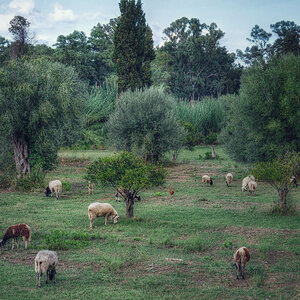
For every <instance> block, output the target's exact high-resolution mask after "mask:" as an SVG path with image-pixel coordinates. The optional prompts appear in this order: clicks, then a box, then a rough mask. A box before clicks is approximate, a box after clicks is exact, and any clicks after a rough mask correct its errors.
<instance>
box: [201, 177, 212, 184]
mask: <svg viewBox="0 0 300 300" xmlns="http://www.w3.org/2000/svg"><path fill="white" fill-rule="evenodd" d="M202 182H203V183H206V184H210V185H213V180H212V178H211V177H209V176H208V175H203V176H202Z"/></svg>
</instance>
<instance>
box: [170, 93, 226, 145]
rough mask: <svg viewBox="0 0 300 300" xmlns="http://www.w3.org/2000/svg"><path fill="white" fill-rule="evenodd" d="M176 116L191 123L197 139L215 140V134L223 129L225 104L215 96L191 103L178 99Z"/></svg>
mask: <svg viewBox="0 0 300 300" xmlns="http://www.w3.org/2000/svg"><path fill="white" fill-rule="evenodd" d="M176 117H177V119H178V120H180V121H181V122H186V123H190V124H191V125H192V126H193V128H194V131H195V135H196V136H195V139H197V140H201V139H202V138H204V139H205V137H206V136H207V139H209V140H207V141H209V142H211V141H214V140H215V137H216V136H215V134H216V133H218V132H219V131H220V129H221V125H222V122H223V120H224V112H223V105H222V103H221V101H219V100H217V99H214V98H205V99H204V100H202V101H200V102H194V103H192V104H191V103H189V102H186V101H178V102H177V104H176Z"/></svg>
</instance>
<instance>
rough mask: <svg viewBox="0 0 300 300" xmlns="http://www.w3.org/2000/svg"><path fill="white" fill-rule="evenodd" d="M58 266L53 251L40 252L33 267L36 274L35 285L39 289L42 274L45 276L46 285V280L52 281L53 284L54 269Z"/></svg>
mask: <svg viewBox="0 0 300 300" xmlns="http://www.w3.org/2000/svg"><path fill="white" fill-rule="evenodd" d="M57 264H58V256H57V253H56V252H54V251H49V250H41V251H39V252H38V254H37V255H36V257H35V260H34V266H35V273H36V285H37V286H38V287H41V279H42V276H43V274H44V273H46V274H47V277H46V284H47V283H48V278H49V279H50V280H53V282H54V283H55V282H56V281H55V274H56V270H55V267H56V266H57Z"/></svg>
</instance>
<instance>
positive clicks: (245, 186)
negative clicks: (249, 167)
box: [242, 175, 255, 192]
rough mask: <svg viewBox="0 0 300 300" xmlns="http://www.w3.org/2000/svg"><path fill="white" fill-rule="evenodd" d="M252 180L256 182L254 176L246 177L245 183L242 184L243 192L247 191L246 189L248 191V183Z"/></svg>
mask: <svg viewBox="0 0 300 300" xmlns="http://www.w3.org/2000/svg"><path fill="white" fill-rule="evenodd" d="M251 180H252V181H255V177H254V176H252V175H249V176H247V177H245V178H244V179H243V182H242V192H244V191H246V189H247V187H248V183H249V182H250V181H251Z"/></svg>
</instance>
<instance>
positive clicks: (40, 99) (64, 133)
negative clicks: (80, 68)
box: [0, 59, 85, 177]
mask: <svg viewBox="0 0 300 300" xmlns="http://www.w3.org/2000/svg"><path fill="white" fill-rule="evenodd" d="M84 98H85V85H84V84H83V83H82V82H81V81H80V80H79V79H78V75H77V74H76V72H75V71H74V69H73V68H72V67H66V66H64V65H62V64H60V63H53V62H49V61H47V60H45V59H38V60H33V61H25V62H24V61H22V60H12V61H10V62H9V63H7V65H6V66H5V67H3V68H0V142H1V143H5V144H8V145H10V147H9V148H8V149H10V151H11V152H13V153H14V161H15V165H16V171H17V174H18V177H23V176H24V175H26V174H30V172H31V164H32V163H33V162H37V161H39V163H40V164H41V166H42V168H43V169H50V168H51V167H52V166H53V164H54V162H55V160H56V154H57V150H58V147H59V146H61V145H67V144H70V143H72V142H74V140H76V139H77V138H78V137H79V135H80V129H81V126H82V119H83V116H82V111H83V107H84V106H83V105H84Z"/></svg>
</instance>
